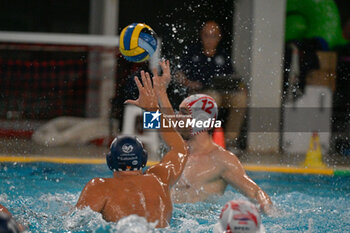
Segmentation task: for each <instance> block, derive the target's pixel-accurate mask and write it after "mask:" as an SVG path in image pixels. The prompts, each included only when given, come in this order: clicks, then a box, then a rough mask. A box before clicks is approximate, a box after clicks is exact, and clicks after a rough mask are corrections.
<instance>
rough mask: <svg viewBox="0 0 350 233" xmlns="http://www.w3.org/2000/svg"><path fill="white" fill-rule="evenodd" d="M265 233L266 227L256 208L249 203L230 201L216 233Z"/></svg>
mask: <svg viewBox="0 0 350 233" xmlns="http://www.w3.org/2000/svg"><path fill="white" fill-rule="evenodd" d="M232 232H234V233H263V232H265V229H264V227H263V226H262V224H261V218H260V214H259V211H258V209H257V208H256V206H255V205H254V204H252V203H250V202H249V201H245V200H237V201H234V200H232V201H229V202H227V203H226V204H225V206H224V208H223V209H222V210H221V214H220V218H219V221H218V223H216V224H215V226H214V233H232Z"/></svg>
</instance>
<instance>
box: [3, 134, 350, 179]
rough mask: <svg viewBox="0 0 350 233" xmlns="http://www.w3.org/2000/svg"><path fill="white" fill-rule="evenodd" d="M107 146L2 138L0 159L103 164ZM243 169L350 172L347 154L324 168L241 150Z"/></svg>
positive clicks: (327, 161)
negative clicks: (41, 143) (55, 143)
mask: <svg viewBox="0 0 350 233" xmlns="http://www.w3.org/2000/svg"><path fill="white" fill-rule="evenodd" d="M107 151H108V147H107V146H95V145H74V146H58V147H46V146H41V145H37V144H35V143H34V142H32V141H30V140H26V139H1V140H0V162H19V163H28V162H52V163H68V164H71V163H78V164H104V163H105V154H106V152H107ZM238 157H239V159H240V161H241V162H242V164H243V165H244V167H245V168H246V170H248V171H266V172H284V173H307V174H324V175H334V174H347V175H349V174H350V157H349V156H341V155H324V156H323V161H324V163H325V165H326V166H325V167H308V168H305V167H301V166H300V164H301V163H302V162H303V161H304V159H305V155H290V154H273V153H269V154H261V153H242V154H241V155H239V156H238ZM149 160H150V162H149V163H148V165H153V164H155V163H157V161H159V158H157V157H155V156H151V157H150V158H149Z"/></svg>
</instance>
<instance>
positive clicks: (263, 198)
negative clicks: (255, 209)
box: [255, 188, 272, 213]
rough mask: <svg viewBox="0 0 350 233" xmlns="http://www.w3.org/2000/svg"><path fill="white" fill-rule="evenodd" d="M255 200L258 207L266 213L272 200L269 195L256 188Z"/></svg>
mask: <svg viewBox="0 0 350 233" xmlns="http://www.w3.org/2000/svg"><path fill="white" fill-rule="evenodd" d="M255 200H256V201H257V202H258V203H259V205H260V208H261V209H262V210H263V211H264V212H265V213H267V212H268V210H269V209H270V208H271V207H272V201H271V199H270V197H269V196H268V195H267V194H266V193H265V192H264V191H263V190H262V189H260V188H259V189H258V190H257V191H256V193H255Z"/></svg>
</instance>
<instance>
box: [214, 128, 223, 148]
mask: <svg viewBox="0 0 350 233" xmlns="http://www.w3.org/2000/svg"><path fill="white" fill-rule="evenodd" d="M213 141H214V142H215V143H216V144H218V145H219V146H221V147H222V148H224V149H225V148H226V143H225V135H224V129H223V128H222V127H220V128H215V129H214V132H213Z"/></svg>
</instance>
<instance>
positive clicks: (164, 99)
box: [158, 91, 185, 153]
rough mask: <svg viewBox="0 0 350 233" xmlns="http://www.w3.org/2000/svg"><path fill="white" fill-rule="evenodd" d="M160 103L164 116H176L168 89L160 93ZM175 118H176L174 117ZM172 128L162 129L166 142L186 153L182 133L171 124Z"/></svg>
mask: <svg viewBox="0 0 350 233" xmlns="http://www.w3.org/2000/svg"><path fill="white" fill-rule="evenodd" d="M158 103H159V106H160V111H161V112H162V114H163V117H166V118H167V117H173V118H175V112H174V110H173V107H172V105H171V103H170V101H169V98H168V94H167V93H166V91H163V92H160V93H158ZM172 120H174V119H172ZM170 126H171V127H170V128H167V129H166V130H165V129H162V130H161V135H162V137H163V139H164V141H165V143H166V144H167V145H168V146H170V147H171V148H172V149H176V150H179V149H180V150H181V151H182V152H181V153H184V151H183V148H184V147H185V142H184V140H183V139H182V137H181V135H180V134H179V133H178V132H177V131H176V129H174V128H173V126H172V125H170Z"/></svg>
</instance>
